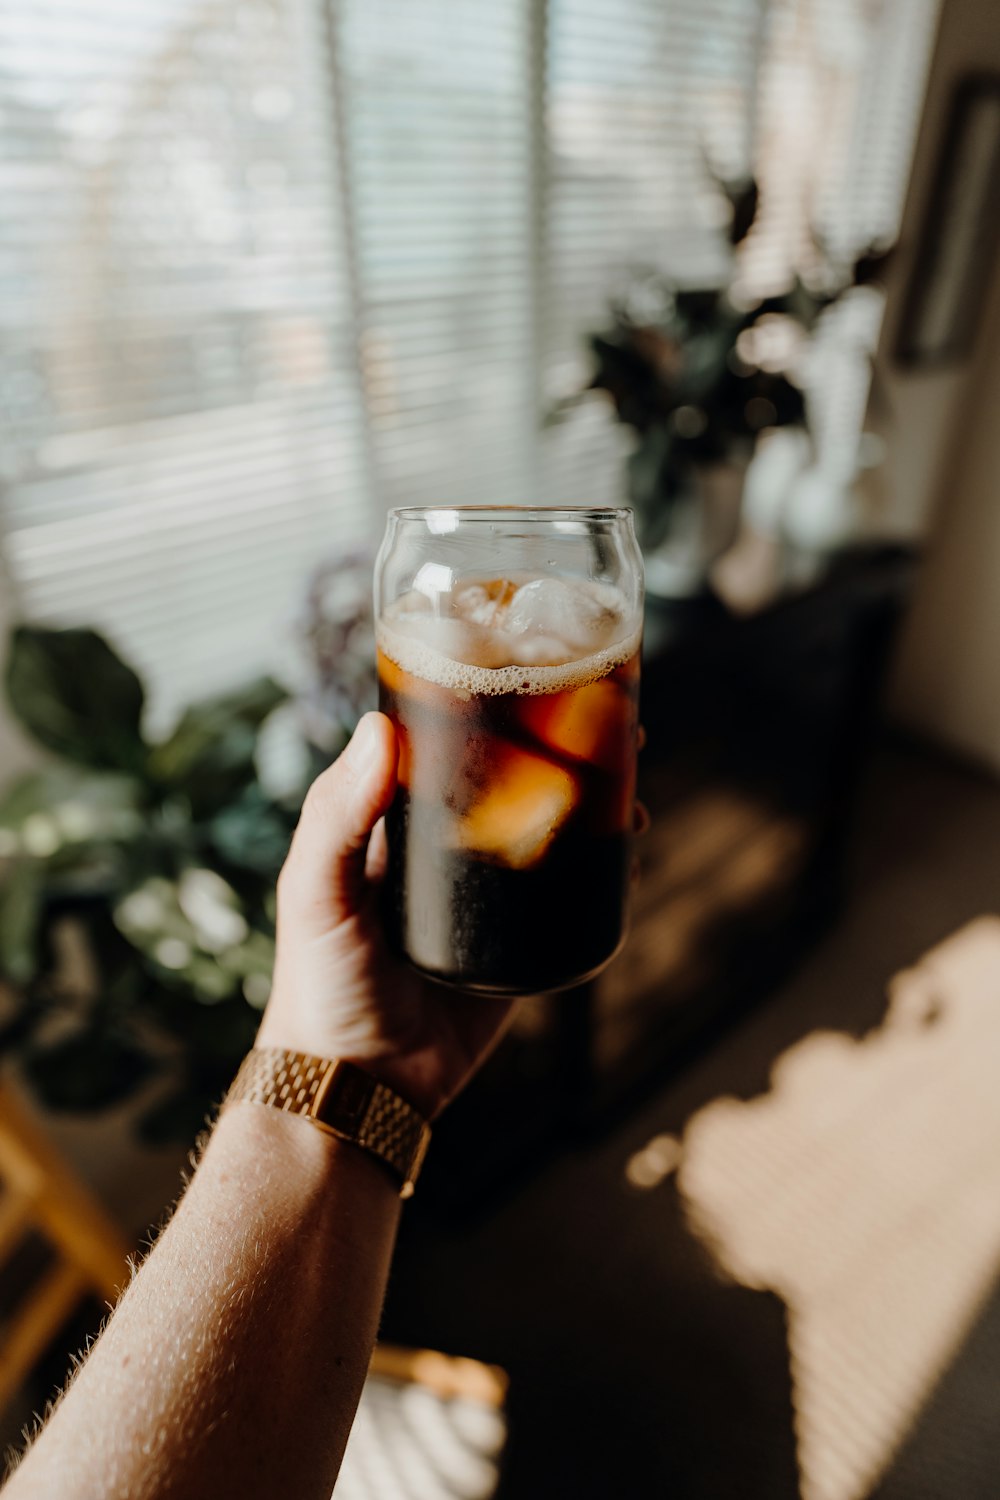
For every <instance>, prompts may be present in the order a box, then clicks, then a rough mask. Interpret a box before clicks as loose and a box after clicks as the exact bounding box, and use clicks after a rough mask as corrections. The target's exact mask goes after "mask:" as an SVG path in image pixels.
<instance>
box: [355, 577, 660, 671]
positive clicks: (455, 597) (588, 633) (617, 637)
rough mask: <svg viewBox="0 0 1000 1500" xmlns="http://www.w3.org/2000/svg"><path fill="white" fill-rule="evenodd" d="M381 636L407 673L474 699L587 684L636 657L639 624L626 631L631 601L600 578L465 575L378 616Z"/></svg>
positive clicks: (414, 593)
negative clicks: (430, 594) (574, 579)
mask: <svg viewBox="0 0 1000 1500" xmlns="http://www.w3.org/2000/svg"><path fill="white" fill-rule="evenodd" d="M574 602H575V605H576V608H575V610H574V607H573V606H574ZM377 641H378V646H379V648H380V650H382V651H383V652H384V653H385V654H386V656H388V657H389V658H390V659H391V660H392V661H394V662H395V663H396V665H397V666H399V667H401V668H402V669H403V670H404V671H405V672H409V673H410V674H412V675H413V676H415V677H422V678H424V679H425V680H426V681H429V682H433V683H436V684H437V685H438V686H440V687H443V688H446V689H448V690H449V691H450V692H452V693H455V694H456V695H457V696H458V697H460V698H464V699H468V698H470V697H472V696H473V695H483V696H486V697H496V696H498V695H501V694H506V693H516V694H521V695H529V696H538V695H541V694H548V693H562V692H572V691H575V690H576V689H578V688H582V687H585V686H586V685H587V684H588V683H591V682H595V681H597V680H598V679H599V678H602V677H605V676H607V674H608V673H609V672H613V671H614V669H615V668H616V667H618V666H621V665H622V664H623V663H624V662H626V661H628V660H629V658H630V657H631V656H633V655H634V654H635V652H636V651H637V650H638V648H639V630H638V629H637V628H635V627H633V628H632V629H628V628H627V625H626V619H625V604H624V601H623V600H622V599H621V597H620V596H619V595H618V594H617V593H616V592H615V591H614V590H613V589H610V588H608V587H607V586H605V585H602V584H597V583H583V582H580V583H574V584H568V583H565V582H563V580H561V579H555V578H544V579H526V580H520V581H517V582H515V581H513V580H510V579H491V580H478V579H465V580H461V581H459V582H458V583H457V584H456V585H455V586H454V587H453V589H452V592H451V593H450V594H436V595H435V596H434V598H433V599H432V598H430V597H428V596H427V595H426V594H424V593H422V592H421V591H420V590H419V589H415V590H413V591H412V592H411V593H410V594H407V595H404V596H403V598H401V599H399V600H397V601H396V602H395V604H393V605H391V606H390V607H389V609H388V610H387V611H386V612H385V614H384V615H383V617H382V619H381V620H380V621H379V623H378V627H377Z"/></svg>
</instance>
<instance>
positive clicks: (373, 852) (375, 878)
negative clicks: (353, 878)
mask: <svg viewBox="0 0 1000 1500" xmlns="http://www.w3.org/2000/svg"><path fill="white" fill-rule="evenodd" d="M388 863H389V844H388V841H387V839H386V836H385V819H384V818H379V820H378V822H377V823H376V824H375V827H374V828H373V829H372V836H371V838H370V839H369V840H368V854H367V857H366V859H365V879H366V880H368V881H369V882H374V883H376V884H377V883H378V882H379V881H380V880H382V879H383V878H384V877H385V871H386V866H387V865H388Z"/></svg>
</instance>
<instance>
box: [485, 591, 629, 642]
mask: <svg viewBox="0 0 1000 1500" xmlns="http://www.w3.org/2000/svg"><path fill="white" fill-rule="evenodd" d="M621 621H622V616H621V611H620V610H618V609H616V608H614V606H613V605H612V604H611V603H610V601H609V599H608V597H607V594H606V592H605V591H604V590H600V589H599V588H598V587H597V586H595V585H590V584H586V583H577V584H572V583H567V582H566V581H565V580H564V579H562V578H535V579H533V580H532V581H531V583H524V584H522V585H521V587H520V588H519V589H518V590H517V592H516V593H515V594H514V597H513V598H512V599H511V601H510V603H509V604H508V605H507V607H506V609H505V610H504V615H503V628H504V630H505V631H506V632H507V633H508V634H509V635H513V636H522V635H529V634H530V635H540V636H556V637H557V638H558V639H559V640H560V641H562V642H563V643H564V645H566V646H567V647H569V648H570V649H571V650H573V651H584V652H590V651H600V650H601V649H602V648H603V647H604V646H608V645H610V644H611V642H612V641H613V640H614V638H615V635H616V633H617V631H618V629H619V626H620V625H621Z"/></svg>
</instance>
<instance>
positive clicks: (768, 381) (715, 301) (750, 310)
mask: <svg viewBox="0 0 1000 1500" xmlns="http://www.w3.org/2000/svg"><path fill="white" fill-rule="evenodd" d="M719 186H720V189H721V190H722V192H723V193H724V194H725V196H726V198H727V199H728V201H729V204H730V208H731V219H730V228H729V235H728V238H729V243H730V245H731V247H732V250H733V254H732V266H733V275H732V277H731V278H730V282H729V284H728V285H720V286H697V287H690V286H682V285H680V284H679V283H678V282H676V281H675V280H674V279H673V278H672V277H671V276H670V275H669V274H665V273H662V272H653V273H646V274H636V276H635V277H634V278H633V280H632V282H631V284H630V285H629V287H628V289H627V290H626V292H625V293H624V294H623V295H622V296H621V297H620V298H618V299H617V300H616V301H615V302H614V303H613V305H612V309H611V324H610V327H608V328H606V329H604V330H602V331H601V332H599V333H595V334H593V335H592V336H591V337H590V340H589V343H590V348H591V352H592V354H593V357H594V360H595V364H596V371H595V374H594V377H593V379H592V381H591V382H590V386H589V389H598V390H603V391H606V392H607V394H608V396H609V397H610V399H611V401H612V402H613V404H614V408H615V411H616V413H617V416H618V418H619V420H621V421H622V422H624V423H626V424H627V425H628V426H630V427H631V428H632V429H633V430H634V432H635V434H636V444H635V448H634V450H633V452H632V454H631V456H630V458H629V460H628V472H627V495H628V500H629V503H630V504H631V505H632V507H633V509H634V511H635V515H636V523H637V530H638V534H639V539H640V542H641V545H642V547H643V549H644V552H645V554H646V561H647V581H648V584H649V587H650V589H651V592H653V593H654V594H661V595H666V596H668V597H669V596H677V595H690V594H693V593H696V592H698V591H699V590H701V589H703V588H704V586H705V584H706V582H707V580H708V578H709V573H710V569H711V568H712V565H713V563H715V562H716V560H717V559H719V558H720V557H721V556H722V555H723V554H724V553H725V552H726V551H727V549H728V548H729V547H730V546H731V544H732V543H733V541H734V539H735V537H736V535H737V532H738V530H739V527H740V518H741V505H742V500H743V494H744V484H745V480H746V476H747V472H748V469H749V468H750V465H751V464H752V462H753V461H754V459H755V457H756V456H759V454H760V451H761V448H760V444H761V439H762V437H763V436H764V435H765V434H767V435H768V436H771V435H773V434H774V433H775V432H776V431H780V430H784V431H785V432H786V434H788V435H791V436H792V437H793V441H792V442H791V443H786V444H785V445H784V455H785V467H786V468H787V458H788V455H789V454H792V455H793V460H794V464H795V467H797V469H798V470H799V471H801V470H804V469H805V468H806V467H807V466H808V464H809V462H810V461H811V459H812V458H813V457H814V451H813V449H814V445H813V443H812V439H811V434H810V427H809V410H808V402H807V400H806V397H805V395H804V393H803V390H802V389H801V387H800V385H799V383H798V378H797V375H796V358H795V354H796V351H797V350H798V349H800V348H801V346H802V344H803V342H804V340H805V339H806V338H807V337H808V336H809V335H810V334H811V333H812V331H813V330H814V329H815V327H816V325H817V323H818V322H819V320H820V318H821V317H822V316H823V314H824V313H826V312H827V311H828V310H829V309H830V308H831V307H832V306H833V305H834V304H835V303H837V302H838V301H839V300H840V299H841V298H842V297H843V296H844V294H845V293H846V292H848V291H849V290H850V289H851V288H853V287H857V286H861V285H865V284H869V283H871V282H873V281H875V280H876V279H877V277H878V276H879V274H880V272H881V270H882V268H883V266H884V264H885V262H886V259H887V253H886V252H884V251H883V250H880V249H878V248H872V249H870V250H868V251H866V252H865V253H864V254H863V255H861V256H860V257H858V258H857V259H856V260H855V261H854V262H853V264H852V265H850V266H849V267H846V268H840V267H837V266H835V265H834V264H833V263H832V261H831V258H830V257H829V255H827V254H825V253H824V251H823V248H822V246H821V245H819V243H818V242H817V261H818V266H817V269H816V271H815V273H814V274H813V275H812V276H811V277H810V279H808V280H807V279H804V278H803V277H802V276H796V277H795V279H794V281H793V283H792V285H791V286H790V287H789V288H788V289H787V290H786V291H784V292H782V293H781V294H780V295H776V296H770V297H762V298H759V299H756V300H754V301H753V302H752V303H751V304H749V305H748V304H747V302H746V300H745V298H744V297H742V296H741V295H739V294H738V292H737V290H736V288H737V287H738V285H739V281H738V271H739V266H740V257H741V247H742V246H743V245H744V243H745V241H746V239H747V236H748V235H749V233H750V231H751V229H752V227H753V224H754V222H755V219H756V214H757V205H758V189H757V184H756V183H755V182H754V181H753V180H750V181H744V182H735V183H733V182H720V183H719ZM576 399H579V398H578V397H577V398H571V399H570V402H568V403H564V406H566V405H572V404H573V401H574V400H576ZM778 467H780V465H778ZM773 482H774V481H773V480H772V479H771V477H770V476H768V477H767V478H766V479H765V483H768V484H770V483H773ZM783 482H787V479H786V480H785V481H783Z"/></svg>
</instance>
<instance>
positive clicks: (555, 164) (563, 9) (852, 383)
mask: <svg viewBox="0 0 1000 1500" xmlns="http://www.w3.org/2000/svg"><path fill="white" fill-rule="evenodd" d="M935 10H936V0H770V3H766V0H405V3H403V0H214V3H211V4H209V3H208V0H144V3H143V4H142V5H141V6H136V5H133V4H130V3H128V0H44V3H41V0H0V114H2V129H0V193H2V201H3V203H4V206H5V212H4V213H3V215H2V219H0V337H2V356H0V366H2V367H0V415H2V421H3V443H2V448H0V526H2V533H3V544H4V548H5V553H6V558H7V563H8V566H9V570H10V572H11V574H12V576H13V578H14V580H15V586H16V588H17V591H18V596H19V601H18V602H19V605H20V608H21V609H22V610H23V612H25V613H26V614H28V615H30V616H32V617H34V618H40V619H45V620H65V621H68V622H74V623H75V622H83V621H85V622H88V623H95V624H97V625H99V626H101V627H102V628H104V629H106V630H107V631H109V633H110V634H111V635H112V636H113V637H114V638H115V639H116V640H117V641H118V643H119V644H120V646H122V647H123V648H124V649H125V650H127V651H128V652H129V654H130V655H132V656H133V657H134V658H135V659H136V660H137V661H138V662H139V664H140V665H141V666H142V667H144V668H145V670H146V672H147V674H148V675H149V677H150V680H151V683H152V685H153V689H154V708H155V711H156V713H157V715H158V716H159V717H161V718H163V719H167V718H169V717H170V715H171V714H172V713H173V712H174V711H175V710H176V709H177V708H178V707H179V706H181V705H182V704H183V703H184V702H185V701H187V700H188V699H190V698H191V697H193V696H196V695H197V694H198V693H199V692H202V691H208V690H211V689H213V688H216V687H220V686H224V685H226V684H228V683H230V682H232V681H234V680H236V679H238V678H239V677H241V676H245V675H248V674H250V673H251V672H255V671H258V670H260V669H261V668H264V667H270V668H272V669H273V668H275V667H278V668H281V667H282V666H283V665H285V666H287V665H288V664H289V662H290V656H289V650H288V645H287V642H288V640H289V638H290V634H291V632H290V630H289V629H288V624H289V622H290V620H291V618H292V616H293V615H294V613H295V610H296V608H297V604H298V600H299V598H300V597H301V594H302V591H303V587H304V581H305V577H306V575H307V573H308V571H309V569H310V567H311V566H312V565H313V564H314V563H315V562H317V561H319V560H321V559H322V558H323V557H324V556H326V555H330V554H335V553H336V552H337V551H338V550H340V549H342V548H344V547H346V546H349V545H353V544H354V543H356V542H357V541H358V540H360V539H362V538H374V537H375V536H376V535H377V534H378V532H379V531H380V530H381V525H382V515H383V512H384V508H385V506H386V505H390V504H405V503H412V504H418V503H429V502H433V501H441V502H451V503H458V502H460V501H463V500H465V501H472V502H475V501H480V502H493V503H496V502H500V501H511V502H525V501H537V500H542V501H546V500H549V501H552V502H571V501H582V502H604V503H606V502H609V501H612V500H615V499H617V498H618V497H619V495H620V493H621V485H622V479H621V474H622V459H623V456H624V454H625V452H626V451H627V449H628V435H627V432H626V431H625V430H624V429H622V428H620V427H619V426H617V425H616V424H615V423H614V421H613V419H612V417H611V414H610V412H609V410H608V409H607V408H606V407H605V405H604V404H603V402H602V401H601V400H600V398H599V397H597V396H594V397H592V398H588V399H586V400H584V401H583V402H582V403H580V404H579V405H578V406H577V407H576V408H575V409H574V410H573V412H572V414H571V416H570V418H569V420H567V421H565V422H563V423H561V424H560V425H556V426H553V427H551V428H547V427H545V425H544V422H543V417H544V414H545V412H546V411H547V410H548V409H549V408H550V407H551V406H552V405H553V404H554V403H555V402H557V401H559V399H560V398H562V397H564V396H565V395H566V394H567V393H569V392H570V391H572V390H574V389H576V388H577V387H578V386H579V385H580V384H582V383H583V382H585V380H586V378H587V374H588V364H587V357H586V350H585V346H584V342H583V336H584V334H585V333H586V332H587V331H588V330H590V329H592V328H594V327H599V326H600V325H601V323H602V322H603V321H604V319H605V317H606V308H607V302H608V299H609V297H610V296H611V295H613V294H614V293H615V291H616V290H618V289H620V288H621V286H622V285H623V283H624V281H625V279H626V278H627V277H628V276H629V274H630V273H631V272H632V271H634V270H635V269H637V268H638V269H652V268H659V269H663V270H666V271H668V272H669V273H671V274H673V275H675V276H677V277H678V278H679V279H681V280H682V281H688V282H692V283H693V282H702V283H704V282H705V281H706V280H708V281H711V280H716V279H719V278H721V277H723V276H725V275H727V274H728V272H729V269H730V268H729V265H728V259H727V258H728V251H727V249H726V248H725V242H724V236H723V235H721V234H720V228H721V227H722V226H723V225H724V223H725V205H724V203H723V201H722V199H721V197H720V194H719V193H718V190H717V189H716V188H715V186H714V185H713V183H712V181H711V178H710V175H709V173H708V172H707V171H706V163H710V164H712V165H713V166H714V167H715V168H716V169H717V170H719V171H721V172H723V173H725V174H727V175H738V174H740V173H742V172H746V171H748V170H749V169H750V167H751V165H752V166H753V167H754V168H755V169H756V171H757V173H758V175H759V176H760V179H761V182H762V187H763V197H762V207H761V213H760V217H759V221H758V224H757V226H756V228H755V230H754V233H753V235H752V237H751V239H750V241H749V242H748V244H747V246H746V247H745V252H744V253H743V255H742V258H741V262H740V266H739V276H740V278H741V279H742V281H743V283H744V287H745V290H746V293H747V295H753V294H755V293H760V292H764V291H768V290H772V289H774V288H775V287H776V286H778V285H780V284H781V283H782V282H783V281H784V280H785V279H786V278H787V276H788V274H789V270H790V268H791V267H793V266H794V265H796V264H802V263H806V262H808V258H809V255H810V253H811V244H812V242H811V238H810V231H811V229H814V228H815V229H819V230H820V231H821V233H822V235H823V238H824V241H825V242H826V243H827V244H828V245H829V246H830V248H831V252H832V253H834V254H835V255H838V256H840V257H841V258H842V259H843V260H845V261H846V260H848V259H850V258H851V257H852V256H853V254H855V253H856V252H857V251H858V250H859V249H861V248H862V247H863V246H864V245H867V244H868V243H869V242H870V241H871V240H873V239H877V238H880V237H883V238H889V237H891V235H892V234H893V233H894V231H895V226H896V224H897V222H898V215H899V210H900V205H901V199H902V193H903V190H904V186H905V179H906V174H907V169H908V162H909V155H910V150H911V146H912V141H913V137H914V133H915V127H916V120H917V114H918V110H919V105H920V101H921V98H922V93H923V77H924V73H925V67H926V60H927V56H928V51H929V44H930V38H931V33H932V26H933V20H934V14H935ZM880 315H881V308H880V303H879V299H878V298H877V297H875V296H873V295H871V294H869V295H868V296H864V295H860V294H859V296H858V297H856V298H849V299H847V301H846V303H845V304H844V306H843V307H842V308H841V309H840V310H838V315H837V318H835V319H831V320H830V326H828V327H824V328H823V329H822V330H821V335H820V342H819V344H818V346H817V351H816V352H815V353H814V355H813V357H812V358H811V360H810V361H809V362H808V363H807V366H806V370H805V373H806V377H807V381H808V384H809V389H810V400H811V404H812V408H813V420H814V423H815V425H816V428H817V431H818V433H819V435H820V442H821V445H822V444H825V446H826V450H827V451H828V452H830V453H838V452H841V451H844V445H845V433H846V434H850V433H854V434H855V436H856V435H857V434H858V432H859V431H860V422H861V416H862V413H863V407H864V401H865V395H866V389H867V384H866V382H867V357H866V353H865V350H866V349H867V347H868V346H869V345H870V343H871V341H872V339H873V337H874V332H875V331H876V330H877V326H878V321H879V318H880ZM846 448H847V450H849V449H850V440H849V438H848V440H847V442H846Z"/></svg>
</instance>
